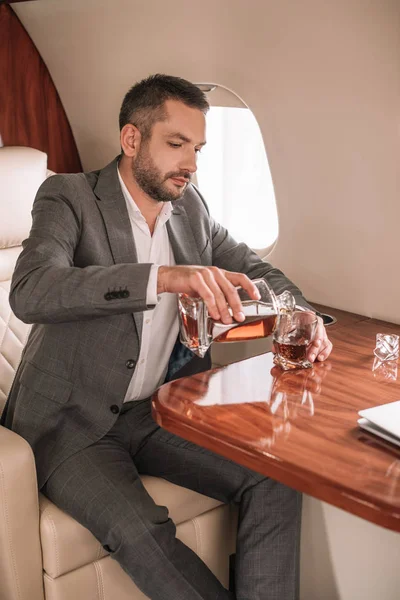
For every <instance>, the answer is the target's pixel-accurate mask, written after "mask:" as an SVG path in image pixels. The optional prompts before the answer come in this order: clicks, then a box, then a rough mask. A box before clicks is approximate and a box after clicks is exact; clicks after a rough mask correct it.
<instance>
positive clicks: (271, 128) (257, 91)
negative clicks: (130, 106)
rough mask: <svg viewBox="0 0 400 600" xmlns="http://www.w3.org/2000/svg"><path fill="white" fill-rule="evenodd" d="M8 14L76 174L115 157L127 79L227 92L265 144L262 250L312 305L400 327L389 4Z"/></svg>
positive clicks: (152, 6)
mask: <svg viewBox="0 0 400 600" xmlns="http://www.w3.org/2000/svg"><path fill="white" fill-rule="evenodd" d="M13 9H14V10H15V12H16V13H17V15H18V16H19V18H20V19H21V21H22V23H23V24H24V26H25V27H26V29H27V30H28V33H29V34H30V35H31V37H32V39H33V41H34V43H35V44H36V46H37V48H38V50H39V52H40V53H41V55H42V57H43V59H44V61H45V62H46V64H47V66H48V68H49V70H50V73H51V75H52V77H53V79H54V82H55V85H56V88H57V90H58V92H59V94H60V96H61V99H62V101H63V104H64V107H65V110H66V113H67V115H68V117H69V119H70V123H71V126H72V130H73V133H74V136H75V140H76V143H77V146H78V149H79V153H80V156H81V159H82V163H83V166H84V168H85V169H86V170H90V169H95V168H100V167H102V166H103V165H105V164H106V163H107V162H108V161H110V160H111V159H112V158H113V157H114V155H116V154H117V153H118V152H119V144H118V126H117V122H118V112H119V107H120V103H121V101H122V98H123V95H124V94H125V92H126V91H127V90H128V89H129V87H130V86H131V85H132V84H133V83H134V82H135V81H137V80H138V79H140V78H142V77H145V76H147V75H149V74H151V73H154V72H165V73H169V74H174V75H179V76H182V77H185V78H188V79H190V80H192V81H196V82H216V83H220V84H222V85H224V86H226V87H228V88H231V89H232V90H234V91H235V92H236V93H237V94H238V95H239V96H240V97H241V98H243V99H244V101H245V102H246V103H247V104H248V106H249V107H250V108H251V109H252V110H253V112H254V113H255V116H256V118H257V119H258V122H259V125H260V127H261V131H262V133H263V136H264V141H265V144H266V148H267V153H268V158H269V162H270V167H271V173H272V178H273V181H274V186H275V194H276V200H277V207H278V214H279V227H280V233H279V238H278V242H277V244H276V246H275V247H274V249H273V251H272V253H271V254H270V255H269V257H268V260H270V261H271V262H273V264H275V265H276V266H278V267H279V268H281V269H283V270H284V271H285V272H286V273H287V274H288V275H289V276H290V277H291V278H292V279H293V280H294V281H295V282H296V283H297V284H298V285H299V286H300V287H301V288H302V290H303V292H304V293H305V295H306V296H307V297H308V298H309V299H310V300H312V301H315V302H320V303H325V304H327V305H330V306H333V307H337V308H342V309H344V310H350V311H354V312H358V313H361V314H364V315H367V316H373V317H376V318H382V319H386V320H389V321H394V322H397V323H399V322H400V311H399V309H398V299H399V292H400V279H399V277H398V272H399V242H398V229H399V222H400V202H399V191H400V172H399V164H398V163H399V150H400V141H399V134H400V69H399V61H400V3H399V2H398V0H335V2H331V1H329V0H322V1H321V0H303V1H302V2H292V1H291V0H280V2H276V1H275V0H251V1H247V2H244V1H243V0H219V1H215V0H203V2H201V3H191V2H187V1H186V0H173V1H171V2H168V3H167V2H162V1H160V0H158V1H157V0H147V1H146V2H139V1H134V0H113V1H112V2H110V1H107V2H106V1H104V0H57V1H56V2H55V1H54V0H39V1H37V2H28V3H26V4H24V3H21V4H14V5H13ZM237 143H238V144H240V131H238V134H237ZM243 205H244V210H246V209H245V198H244V202H243ZM254 218H255V219H257V215H254Z"/></svg>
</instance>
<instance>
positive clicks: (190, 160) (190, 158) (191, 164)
mask: <svg viewBox="0 0 400 600" xmlns="http://www.w3.org/2000/svg"><path fill="white" fill-rule="evenodd" d="M180 168H181V170H182V171H187V172H188V173H191V174H192V173H196V171H197V154H196V152H188V153H187V154H186V155H185V158H184V159H183V160H182V162H181V164H180Z"/></svg>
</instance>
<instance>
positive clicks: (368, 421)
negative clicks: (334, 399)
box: [358, 400, 400, 446]
mask: <svg viewBox="0 0 400 600" xmlns="http://www.w3.org/2000/svg"><path fill="white" fill-rule="evenodd" d="M358 414H359V415H360V417H362V418H361V419H358V424H359V426H360V427H362V429H365V430H366V431H369V432H370V433H374V434H375V435H378V436H379V437H381V438H383V439H384V440H387V441H388V442H392V444H396V445H397V446H400V400H398V401H396V402H389V403H388V404H381V405H380V406H374V407H373V408H366V409H365V410H360V411H359V413H358Z"/></svg>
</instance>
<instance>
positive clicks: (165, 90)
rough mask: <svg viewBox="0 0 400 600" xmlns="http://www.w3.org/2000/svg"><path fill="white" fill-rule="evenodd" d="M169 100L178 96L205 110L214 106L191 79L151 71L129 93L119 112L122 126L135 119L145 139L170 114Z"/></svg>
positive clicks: (191, 105) (179, 98) (194, 106)
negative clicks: (167, 110)
mask: <svg viewBox="0 0 400 600" xmlns="http://www.w3.org/2000/svg"><path fill="white" fill-rule="evenodd" d="M166 100H178V101H180V102H183V103H184V104H186V106H190V107H191V108H198V109H199V110H201V111H202V112H203V113H204V114H205V113H206V112H207V111H208V109H209V108H210V105H209V104H208V102H207V98H206V95H205V94H204V92H202V91H201V90H200V89H199V88H198V87H197V86H196V85H194V84H193V83H191V82H190V81H187V80H186V79H182V78H181V77H173V76H172V75H161V74H157V75H151V76H150V77H147V78H146V79H142V81H139V82H138V83H136V84H135V85H134V86H133V87H131V89H130V90H129V92H128V93H127V94H126V96H125V98H124V101H123V102H122V106H121V110H120V113H119V128H120V130H121V129H122V128H123V127H124V125H126V124H127V123H132V124H133V125H135V126H136V127H137V128H138V129H139V131H140V133H141V135H142V138H143V139H146V138H148V137H150V135H151V130H152V127H153V125H154V123H156V122H157V121H163V120H165V119H166V118H167V113H166V111H165V107H164V104H165V102H166Z"/></svg>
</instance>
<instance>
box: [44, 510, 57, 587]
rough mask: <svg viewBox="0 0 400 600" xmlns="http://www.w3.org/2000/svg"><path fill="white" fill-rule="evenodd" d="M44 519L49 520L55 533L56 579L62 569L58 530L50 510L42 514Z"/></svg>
mask: <svg viewBox="0 0 400 600" xmlns="http://www.w3.org/2000/svg"><path fill="white" fill-rule="evenodd" d="M42 518H47V520H48V522H49V523H50V527H51V530H52V532H53V545H54V551H55V554H56V577H58V576H59V575H60V571H61V569H60V557H59V552H58V544H57V530H56V526H55V523H54V520H53V518H52V516H51V515H50V513H49V509H48V508H45V509H44V511H43V512H42Z"/></svg>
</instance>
